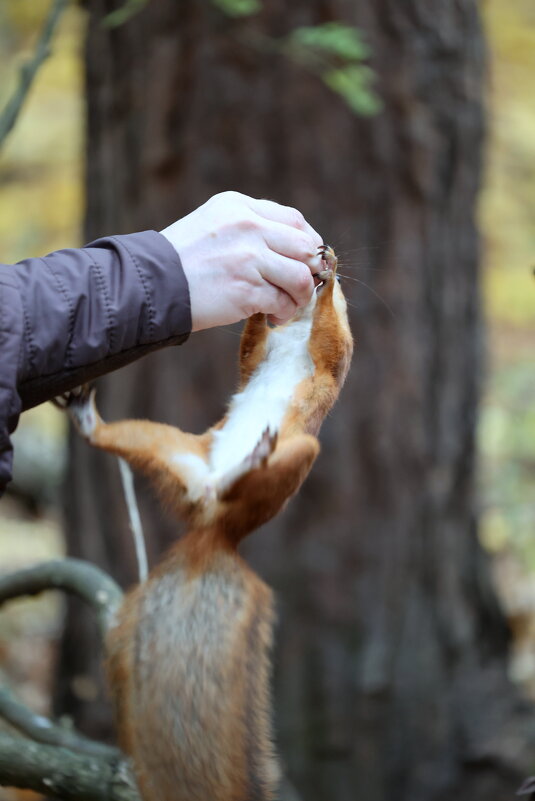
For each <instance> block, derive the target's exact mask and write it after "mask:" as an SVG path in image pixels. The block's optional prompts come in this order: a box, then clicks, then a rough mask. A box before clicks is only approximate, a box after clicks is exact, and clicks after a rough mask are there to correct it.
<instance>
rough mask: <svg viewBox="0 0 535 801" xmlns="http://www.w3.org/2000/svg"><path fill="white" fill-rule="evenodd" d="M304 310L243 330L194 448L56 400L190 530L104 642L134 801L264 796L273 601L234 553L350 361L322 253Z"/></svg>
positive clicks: (309, 439) (153, 428) (286, 488)
mask: <svg viewBox="0 0 535 801" xmlns="http://www.w3.org/2000/svg"><path fill="white" fill-rule="evenodd" d="M322 258H323V259H324V263H325V267H326V269H325V270H324V271H323V272H322V273H321V274H320V277H321V280H322V282H323V283H322V284H321V286H319V287H318V288H317V289H316V291H315V293H314V296H313V298H312V300H311V302H310V303H309V305H308V306H307V307H305V308H304V309H302V310H300V311H298V313H297V314H296V315H295V317H294V318H293V319H292V320H291V321H290V322H289V323H286V324H285V325H283V326H279V327H278V328H275V329H272V328H270V327H269V326H268V324H267V321H266V318H265V315H255V316H253V317H252V318H250V319H249V320H248V321H247V323H246V325H245V327H244V332H243V334H242V339H241V347H240V386H239V389H238V392H237V393H236V394H235V395H234V397H233V399H232V400H231V403H230V405H229V409H228V412H227V414H226V415H225V417H224V418H223V420H221V421H220V422H219V423H218V424H217V425H216V426H214V427H213V428H211V429H209V430H208V431H207V432H205V433H204V434H202V435H200V436H196V435H193V434H188V433H186V432H183V431H180V429H178V428H175V427H173V426H166V425H161V424H158V423H152V422H149V421H146V420H125V421H119V422H116V423H110V424H106V423H104V422H103V421H102V420H101V418H100V417H99V415H98V412H97V410H96V407H95V403H94V394H91V395H87V394H81V395H78V396H72V397H70V398H69V399H68V408H69V411H70V413H71V416H72V417H73V419H74V421H75V423H76V425H77V427H78V428H79V430H80V431H81V433H82V434H83V435H84V436H85V437H86V438H87V439H88V441H89V442H90V443H91V444H92V445H95V446H96V447H100V448H102V449H104V450H107V451H110V452H112V453H115V454H117V455H118V456H120V457H122V458H123V459H125V460H127V461H128V462H129V463H130V464H131V465H132V467H134V468H135V469H138V470H140V471H141V472H143V473H145V474H146V475H147V476H148V477H149V478H150V479H151V480H152V481H153V483H154V485H155V487H156V489H157V491H158V492H159V494H160V496H161V498H162V500H163V502H164V503H165V504H166V505H167V507H168V508H169V509H170V511H171V512H172V513H174V514H176V516H177V517H180V518H182V519H185V520H186V522H187V524H188V533H187V535H186V536H185V537H184V538H183V539H182V540H181V541H180V542H178V543H177V544H176V545H175V546H174V547H173V548H172V549H171V551H170V553H169V555H168V556H167V557H166V558H165V559H164V560H163V561H162V562H161V563H160V564H159V565H158V566H157V567H156V568H155V569H154V570H153V571H152V572H151V574H150V576H149V579H148V580H147V581H146V582H144V583H143V584H140V585H139V586H138V587H136V588H135V589H134V590H133V591H132V592H130V593H129V594H128V595H127V596H126V598H125V601H124V603H123V605H122V607H121V608H120V609H119V612H118V615H117V621H116V625H115V626H114V627H113V628H112V629H111V630H110V632H109V635H108V637H107V668H108V676H109V679H110V686H111V690H112V695H113V697H114V701H115V707H116V716H117V726H118V731H119V737H120V741H121V745H122V747H123V748H124V749H125V751H126V752H127V753H128V754H129V755H131V757H132V760H133V764H134V768H135V772H136V776H137V779H138V782H139V787H140V792H141V795H142V797H143V799H144V801H186V800H187V801H268V799H272V798H273V797H274V794H275V792H276V788H277V785H278V781H279V769H278V766H277V762H276V759H275V757H274V752H273V747H272V739H271V723H270V703H269V676H270V658H269V651H270V648H271V639H272V633H271V632H272V625H273V616H274V615H273V599H272V594H271V591H270V590H269V588H268V587H267V586H266V585H265V584H264V583H263V582H262V581H261V580H260V579H259V578H258V576H256V575H255V574H254V573H253V572H252V571H251V570H250V568H249V567H248V566H247V565H246V564H245V563H244V561H243V560H242V559H241V557H240V556H239V555H238V552H237V546H238V545H239V542H240V541H241V539H242V538H243V537H244V536H246V535H247V534H248V533H250V532H251V531H253V530H254V529H256V528H258V527H259V526H260V525H262V524H263V523H265V522H267V521H268V520H270V519H271V518H272V517H273V516H274V515H276V514H277V513H278V512H279V511H280V510H281V509H282V508H283V506H284V505H285V504H286V502H287V501H288V500H289V498H290V497H291V496H292V495H293V494H294V493H295V492H296V491H297V490H298V489H299V487H300V486H301V484H302V482H303V481H304V479H305V478H306V476H307V474H308V472H309V471H310V468H311V466H312V464H313V462H314V460H315V458H316V456H317V454H318V452H319V443H318V441H317V439H316V436H315V435H316V434H317V432H318V430H319V428H320V425H321V423H322V421H323V419H324V417H325V415H326V414H327V413H328V411H329V410H330V409H331V407H332V405H333V403H334V402H335V400H336V398H337V397H338V393H339V391H340V388H341V386H342V384H343V382H344V380H345V377H346V374H347V371H348V368H349V362H350V358H351V353H352V338H351V333H350V330H349V326H348V322H347V311H346V302H345V299H344V296H343V293H342V291H341V288H340V286H339V284H338V282H337V281H336V276H335V273H336V257H335V256H334V253H333V252H332V250H331V249H329V248H324V249H322Z"/></svg>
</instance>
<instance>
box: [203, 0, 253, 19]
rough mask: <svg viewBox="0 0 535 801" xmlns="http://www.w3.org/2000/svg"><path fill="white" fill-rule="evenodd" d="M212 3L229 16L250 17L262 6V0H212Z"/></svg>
mask: <svg viewBox="0 0 535 801" xmlns="http://www.w3.org/2000/svg"><path fill="white" fill-rule="evenodd" d="M212 3H213V4H214V5H215V6H217V8H218V9H219V10H220V11H222V12H223V13H224V14H226V15H227V16H229V17H249V16H250V15H251V14H256V13H257V12H258V11H260V9H261V8H262V3H261V2H260V0H212Z"/></svg>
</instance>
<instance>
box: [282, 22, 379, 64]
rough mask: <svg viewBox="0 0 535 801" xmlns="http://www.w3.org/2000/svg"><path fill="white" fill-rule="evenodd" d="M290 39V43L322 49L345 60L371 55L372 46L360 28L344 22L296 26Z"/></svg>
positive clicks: (356, 59) (360, 58)
mask: <svg viewBox="0 0 535 801" xmlns="http://www.w3.org/2000/svg"><path fill="white" fill-rule="evenodd" d="M288 39H289V43H290V45H291V44H294V45H297V46H298V47H304V48H308V49H312V50H321V51H323V52H324V53H329V54H331V55H333V56H337V57H338V58H341V59H344V60H345V61H353V62H355V61H362V60H363V59H365V58H368V56H369V55H370V48H369V46H368V45H367V44H366V42H365V41H364V39H363V36H362V33H361V32H360V31H359V30H358V28H354V27H352V26H351V25H346V24H345V23H343V22H326V23H325V24H323V25H313V26H310V27H303V28H296V29H295V30H294V31H292V33H291V34H290V36H289V37H288Z"/></svg>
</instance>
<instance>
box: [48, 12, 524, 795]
mask: <svg viewBox="0 0 535 801" xmlns="http://www.w3.org/2000/svg"><path fill="white" fill-rule="evenodd" d="M87 5H88V7H89V9H90V12H91V22H90V26H89V34H88V44H87V76H88V77H87V95H88V173H87V179H88V216H87V229H86V231H87V238H88V239H89V238H92V237H94V236H97V235H102V234H105V233H108V232H110V233H112V232H126V231H131V230H138V229H144V228H147V227H155V228H161V227H163V226H164V225H165V224H167V223H168V222H169V221H170V220H172V219H174V218H176V217H178V216H180V215H182V214H184V213H186V212H187V211H189V210H191V209H192V208H194V207H195V206H196V205H198V204H200V203H201V202H203V201H204V200H205V199H207V198H208V197H209V196H210V195H211V194H213V193H214V192H217V191H220V190H223V189H227V188H235V189H239V190H241V191H243V192H246V193H249V194H252V195H255V196H264V197H270V198H273V199H276V200H278V201H280V202H283V203H286V204H289V205H295V206H296V207H298V208H299V209H301V210H302V211H303V212H304V214H305V215H306V216H307V217H308V218H309V219H310V220H311V221H312V223H313V224H314V225H315V226H316V227H317V229H318V230H320V231H321V232H322V234H323V235H324V236H325V240H326V241H329V242H331V243H332V244H334V245H335V247H336V248H337V249H338V250H340V251H341V252H342V256H344V252H346V255H345V257H344V258H343V261H344V262H345V268H344V267H342V272H343V273H346V274H347V275H349V276H350V277H352V278H355V279H359V280H364V281H365V282H366V283H368V284H370V285H371V287H372V288H373V290H374V292H375V293H378V294H379V295H381V297H382V298H383V299H384V301H386V303H387V304H388V305H389V306H390V307H391V309H392V313H390V312H389V311H388V310H387V309H386V307H385V305H384V304H383V303H382V302H381V301H380V300H378V299H377V297H376V295H375V294H374V292H371V291H368V289H367V288H366V287H364V286H362V285H360V284H358V283H355V282H354V281H352V280H349V279H348V280H347V281H346V283H345V286H346V290H347V292H348V295H349V297H350V299H351V302H352V303H353V304H355V307H356V308H355V309H354V310H353V313H352V326H353V329H354V333H355V336H356V341H357V350H356V356H355V363H354V367H353V370H352V373H351V374H350V379H349V382H348V386H347V387H346V389H345V391H344V393H343V397H342V400H341V402H340V403H339V405H338V406H337V407H336V409H335V411H334V413H333V414H332V416H331V418H330V420H329V421H328V423H327V424H326V426H325V428H324V430H323V433H322V443H323V453H322V455H321V457H320V459H319V462H318V464H317V466H316V468H315V470H314V472H313V475H312V476H311V477H310V479H309V481H308V483H307V484H306V486H305V488H304V489H303V491H302V492H301V494H300V496H299V498H297V499H296V500H294V501H293V502H292V504H291V506H290V508H289V509H288V511H287V512H286V513H285V514H284V515H283V516H282V517H281V518H280V519H279V520H277V521H275V522H274V523H273V524H272V525H270V526H269V527H268V528H267V529H265V530H263V531H262V532H260V533H258V534H257V535H255V537H254V538H253V541H252V542H251V543H250V545H249V546H248V548H247V551H248V553H249V554H250V555H251V558H252V560H253V562H254V564H255V565H256V566H258V567H259V569H260V571H261V573H262V574H263V575H264V576H265V577H267V579H268V581H269V582H270V583H271V584H272V585H273V586H274V587H275V588H276V591H277V593H278V597H279V599H280V610H281V624H280V627H279V633H278V648H277V668H276V709H277V713H276V714H277V726H278V732H279V743H280V749H281V751H282V754H283V757H284V760H285V762H286V763H287V765H288V768H289V772H290V775H291V776H292V777H293V778H294V779H295V782H296V784H297V786H298V787H299V789H300V790H301V791H302V793H303V796H304V797H305V798H308V799H318V801H319V799H322V800H323V799H325V801H326V800H327V799H329V800H332V799H337V801H353V799H354V798H355V797H356V796H358V798H359V799H360V801H387V800H388V801H390V799H393V798H396V799H400V801H420V800H421V801H424V800H425V801H431V800H433V801H434V800H435V799H451V798H456V799H459V800H460V801H463V800H464V799H466V801H468V799H470V801H478V799H481V800H482V801H483V799H484V801H493V800H494V799H496V801H497V799H500V800H501V799H503V798H504V797H508V794H509V793H511V792H512V791H513V790H514V789H515V786H516V782H517V779H518V775H519V773H518V772H519V771H521V770H522V769H523V767H524V766H525V764H526V761H525V750H524V747H525V745H526V742H527V741H528V740H531V739H532V735H528V732H527V728H526V726H527V725H528V724H527V723H525V721H526V719H527V715H526V709H524V707H523V706H522V703H521V702H520V701H519V700H518V699H517V697H516V695H515V692H514V690H513V689H512V688H511V686H510V685H509V684H508V681H507V676H506V657H507V647H508V630H507V626H506V624H505V622H504V619H503V617H502V614H501V612H500V610H499V608H498V606H497V603H496V601H495V597H494V592H493V589H492V587H491V584H490V582H489V574H488V566H487V565H486V563H485V559H484V557H483V554H482V552H481V550H480V547H479V545H478V541H477V534H476V507H475V495H474V427H475V418H476V411H477V401H478V384H479V374H480V366H481V328H480V313H479V296H478V238H477V232H476V227H475V223H474V207H475V202H476V195H477V191H478V187H479V183H480V174H481V150H482V143H483V134H484V121H483V111H482V100H481V98H482V91H483V81H484V79H483V76H484V62H485V52H484V44H483V39H482V34H481V29H480V22H479V19H478V13H477V4H476V0H456V2H442V1H439V0H436V2H433V3H430V2H429V0H406V2H404V3H399V2H397V0H361V2H359V3H354V2H348V1H346V2H344V0H316V2H305V0H295V2H293V3H291V4H288V3H284V2H282V0H270V1H269V2H265V4H264V5H265V8H264V10H263V12H262V13H261V14H260V15H259V16H257V17H254V18H251V19H249V20H244V21H235V20H230V19H228V18H225V16H224V15H222V14H220V13H219V12H218V11H217V10H216V9H215V7H214V6H213V5H212V4H211V3H209V2H201V0H185V2H182V3H176V2H173V0H159V2H157V3H156V2H155V3H151V4H149V5H148V7H147V8H146V10H144V11H143V12H142V13H141V14H140V15H139V16H138V17H136V18H135V19H134V20H132V21H131V22H130V23H128V24H127V25H125V26H123V27H121V28H119V29H117V30H111V31H110V30H105V29H104V28H102V27H101V26H100V24H99V20H100V19H101V18H102V16H103V15H104V14H105V13H106V12H107V11H109V10H110V9H111V4H110V3H109V2H108V0H90V1H89V2H88V3H87ZM333 18H337V19H343V20H345V21H347V22H349V23H353V24H356V25H358V26H360V27H361V28H362V29H363V30H364V31H365V32H366V34H367V36H368V39H369V41H370V42H371V44H372V47H373V51H374V58H373V66H374V68H375V70H376V71H377V74H378V88H379V91H380V93H381V94H382V97H383V100H384V106H385V108H384V111H383V112H382V113H381V114H380V115H378V116H377V117H375V118H372V119H367V120H365V119H358V118H356V117H354V116H353V115H352V114H351V112H350V111H349V110H348V108H347V107H345V105H344V103H343V101H341V100H340V99H338V98H337V97H335V96H334V95H332V94H330V93H329V91H328V90H327V89H326V88H325V87H324V86H322V84H321V83H320V81H319V80H317V79H316V78H314V77H313V76H310V75H307V74H306V73H305V72H304V71H303V70H302V69H301V68H300V67H299V66H297V65H295V64H292V62H291V61H289V60H287V59H285V58H283V57H281V56H277V55H275V54H271V53H266V52H262V51H260V50H259V49H256V48H255V45H254V37H255V34H256V33H257V32H259V31H260V32H262V33H264V34H269V35H271V36H280V35H282V34H284V33H286V32H287V31H289V30H291V29H292V28H293V27H295V26H297V25H306V24H315V23H320V22H325V21H329V20H331V19H333ZM353 249H356V250H353ZM363 260H364V261H365V262H366V265H367V268H368V267H369V269H366V270H363V269H361V268H360V267H359V265H361V264H362V261H363ZM372 268H373V269H372ZM236 350H237V339H236V338H235V337H234V336H230V335H229V334H228V333H226V332H225V331H223V330H221V331H213V332H208V333H203V334H196V335H195V336H193V337H192V338H191V340H190V342H188V343H187V344H186V345H185V346H183V347H182V348H181V349H180V350H178V351H176V350H173V351H168V352H165V353H160V354H157V355H156V356H152V357H150V358H149V359H147V360H145V361H143V362H141V363H138V364H136V365H134V366H132V367H130V368H128V370H125V371H123V372H122V373H121V374H120V375H116V376H114V377H112V378H110V379H109V380H106V381H104V382H102V385H101V387H100V390H99V392H100V397H99V399H100V404H101V406H102V408H103V411H104V415H105V416H108V417H112V418H118V417H123V416H127V415H129V416H132V415H147V416H149V417H152V418H155V419H159V420H164V421H168V422H172V423H179V424H180V425H181V426H182V427H184V428H186V429H189V430H200V429H202V428H203V427H204V426H206V425H207V424H208V423H210V422H212V421H213V420H215V419H216V417H217V416H218V414H219V413H220V411H221V408H222V405H223V403H224V402H225V399H226V398H227V397H228V395H229V392H230V391H231V388H232V383H233V380H232V375H233V368H232V365H233V363H234V361H235V358H236ZM72 451H73V454H72V455H73V463H72V471H71V474H70V477H69V482H68V492H67V510H68V514H67V530H68V532H69V533H70V538H71V542H70V550H71V552H73V553H74V554H75V555H78V556H83V557H86V558H90V559H94V560H95V561H97V562H98V563H99V564H101V565H102V566H103V567H104V568H105V569H107V570H109V571H110V572H111V573H112V575H114V576H115V577H117V578H118V579H119V580H120V581H122V582H123V583H125V582H128V581H132V580H133V579H134V576H135V570H134V567H133V556H132V553H133V549H132V547H131V545H130V541H129V536H128V533H127V531H126V528H125V524H124V522H122V515H123V512H122V509H121V506H122V501H121V497H120V491H119V489H118V479H117V472H116V467H115V465H114V464H113V461H112V460H107V459H105V458H104V457H103V456H102V455H101V454H100V453H91V452H89V450H88V449H87V448H86V446H85V445H84V444H82V443H80V442H78V441H75V442H73V444H72ZM141 495H142V505H143V516H144V519H145V525H146V528H147V531H148V534H149V544H150V550H151V555H152V558H154V557H155V555H156V553H157V552H159V551H160V550H161V548H163V547H165V546H166V545H167V544H168V543H169V542H170V541H171V540H172V539H173V538H174V537H175V536H176V531H175V530H174V527H173V526H171V525H170V523H169V521H162V518H161V516H160V514H159V512H157V511H156V509H155V504H154V502H153V501H152V500H151V499H150V496H149V495H148V494H147V493H145V491H144V490H143V491H142V492H141ZM118 532H119V533H118ZM86 636H87V634H86V632H85V631H84V626H81V624H80V622H79V619H78V618H77V619H76V621H75V622H74V618H72V617H71V623H70V627H69V629H68V634H67V639H66V644H65V657H66V661H65V667H66V669H67V671H68V672H69V671H70V672H71V675H72V672H73V671H74V672H76V671H77V670H79V669H80V668H79V666H78V662H77V659H78V658H79V651H80V650H81V645H80V642H81V641H83V640H85V637H86ZM80 638H82V640H81V639H80ZM62 686H63V688H66V687H67V686H68V685H67V682H66V681H64V682H63V685H62ZM67 695H68V693H67ZM63 701H64V702H67V701H68V702H69V704H70V705H71V707H72V706H73V705H74V706H75V707H77V710H78V713H79V714H80V715H81V717H82V718H84V717H85V722H86V724H87V725H88V726H89V728H92V730H93V733H94V734H97V735H100V734H101V732H100V731H99V728H101V727H102V726H103V725H104V723H105V721H106V714H107V712H106V708H105V707H103V706H98V705H95V704H92V705H91V706H88V705H85V706H84V704H83V703H82V702H81V701H79V700H78V702H76V701H75V699H74V698H73V697H72V696H71V697H70V698H67V697H66V695H65V694H64V697H63ZM99 709H100V710H101V713H99V712H98V710H99ZM95 710H97V713H96V719H95Z"/></svg>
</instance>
